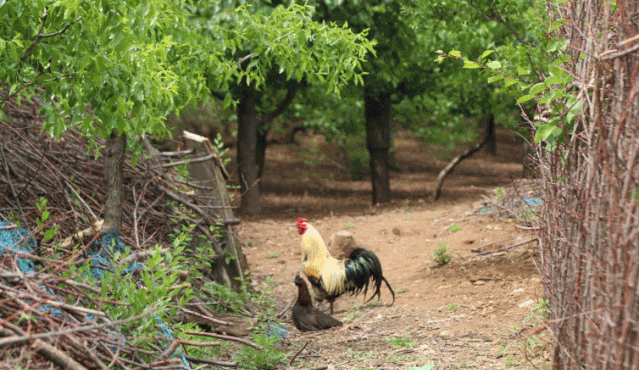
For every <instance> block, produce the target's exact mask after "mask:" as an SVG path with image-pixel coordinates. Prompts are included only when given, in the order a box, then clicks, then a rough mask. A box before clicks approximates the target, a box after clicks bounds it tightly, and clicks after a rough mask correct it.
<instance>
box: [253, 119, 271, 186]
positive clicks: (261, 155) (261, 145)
mask: <svg viewBox="0 0 639 370" xmlns="http://www.w3.org/2000/svg"><path fill="white" fill-rule="evenodd" d="M268 132H269V129H268V128H267V127H262V128H259V129H258V130H257V151H256V156H257V158H256V161H257V176H258V178H260V179H261V178H262V176H264V163H265V158H266V147H267V146H268V143H267V142H266V138H267V136H268ZM258 185H259V184H258Z"/></svg>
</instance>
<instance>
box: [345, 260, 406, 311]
mask: <svg viewBox="0 0 639 370" xmlns="http://www.w3.org/2000/svg"><path fill="white" fill-rule="evenodd" d="M371 279H373V285H374V287H375V289H374V290H373V295H372V296H371V297H370V298H369V299H368V300H367V301H366V303H368V302H370V301H371V300H372V299H373V298H374V297H375V296H377V298H378V299H379V298H381V287H382V281H383V282H384V283H386V286H387V287H388V289H389V290H390V291H391V294H392V295H393V303H395V292H394V291H393V288H391V286H390V284H389V283H388V280H386V278H385V277H384V275H383V274H382V264H381V263H380V262H379V258H377V256H376V255H375V253H373V252H372V251H370V250H368V249H366V248H357V249H355V250H354V251H353V252H351V254H350V256H349V258H348V262H347V264H346V280H347V281H348V283H349V284H347V289H348V291H349V292H350V293H352V294H358V293H359V292H361V291H362V290H363V291H364V296H366V293H367V292H368V284H369V283H370V280H371ZM393 303H391V305H392V304H393Z"/></svg>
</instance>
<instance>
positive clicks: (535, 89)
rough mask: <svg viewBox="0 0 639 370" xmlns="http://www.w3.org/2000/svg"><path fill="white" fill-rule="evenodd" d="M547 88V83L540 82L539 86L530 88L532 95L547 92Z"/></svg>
mask: <svg viewBox="0 0 639 370" xmlns="http://www.w3.org/2000/svg"><path fill="white" fill-rule="evenodd" d="M547 88H548V85H546V83H545V82H540V83H538V84H535V85H533V87H531V88H530V94H531V95H537V94H539V93H540V92H542V91H544V90H546V89H547Z"/></svg>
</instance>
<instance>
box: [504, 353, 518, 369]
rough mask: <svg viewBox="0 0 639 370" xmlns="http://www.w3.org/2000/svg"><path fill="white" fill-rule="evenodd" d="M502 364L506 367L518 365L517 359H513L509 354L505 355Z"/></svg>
mask: <svg viewBox="0 0 639 370" xmlns="http://www.w3.org/2000/svg"><path fill="white" fill-rule="evenodd" d="M504 365H506V367H515V366H519V361H517V360H515V359H513V358H512V357H510V355H509V356H508V357H506V362H505V363H504Z"/></svg>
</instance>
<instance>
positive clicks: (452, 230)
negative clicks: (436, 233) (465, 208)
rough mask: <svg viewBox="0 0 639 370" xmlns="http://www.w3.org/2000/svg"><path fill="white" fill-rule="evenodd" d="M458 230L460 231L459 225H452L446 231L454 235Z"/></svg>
mask: <svg viewBox="0 0 639 370" xmlns="http://www.w3.org/2000/svg"><path fill="white" fill-rule="evenodd" d="M459 230H461V226H459V225H453V226H451V227H449V228H448V231H450V232H451V233H454V232H455V231H459Z"/></svg>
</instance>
